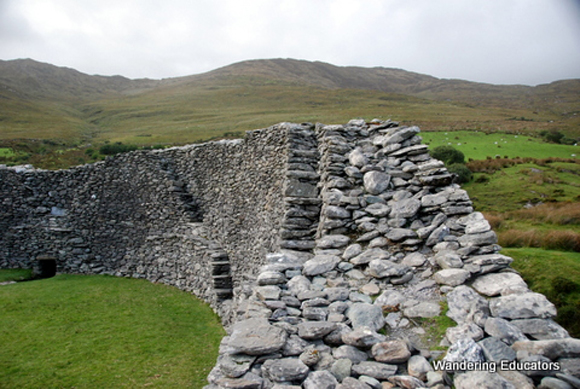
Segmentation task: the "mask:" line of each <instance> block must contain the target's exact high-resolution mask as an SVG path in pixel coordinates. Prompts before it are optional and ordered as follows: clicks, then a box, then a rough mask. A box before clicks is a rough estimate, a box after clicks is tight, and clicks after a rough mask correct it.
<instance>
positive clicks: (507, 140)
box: [421, 131, 580, 160]
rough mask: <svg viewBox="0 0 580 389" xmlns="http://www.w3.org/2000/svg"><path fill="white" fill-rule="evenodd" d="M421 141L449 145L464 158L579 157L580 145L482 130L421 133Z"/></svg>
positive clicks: (431, 147) (434, 145)
mask: <svg viewBox="0 0 580 389" xmlns="http://www.w3.org/2000/svg"><path fill="white" fill-rule="evenodd" d="M421 136H422V137H423V143H425V144H429V148H430V149H434V148H435V147H437V146H444V145H449V146H453V147H454V148H456V149H457V150H460V151H461V152H462V153H463V154H464V155H465V159H466V160H468V159H474V160H478V159H486V158H488V157H490V158H495V157H496V156H500V157H506V156H507V157H508V158H516V157H521V158H526V157H529V158H579V157H580V146H567V145H559V144H552V143H546V142H543V141H542V140H541V139H540V138H536V137H532V136H529V135H523V134H519V135H518V134H507V133H499V132H497V133H489V134H487V133H486V132H483V131H447V132H423V133H422V134H421Z"/></svg>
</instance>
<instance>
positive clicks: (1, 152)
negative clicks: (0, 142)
mask: <svg viewBox="0 0 580 389" xmlns="http://www.w3.org/2000/svg"><path fill="white" fill-rule="evenodd" d="M15 155H16V154H14V151H12V149H11V148H8V147H0V157H4V158H10V157H13V156H15Z"/></svg>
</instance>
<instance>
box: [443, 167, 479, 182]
mask: <svg viewBox="0 0 580 389" xmlns="http://www.w3.org/2000/svg"><path fill="white" fill-rule="evenodd" d="M447 170H449V172H450V173H454V174H457V178H456V180H455V181H456V182H457V183H458V184H465V183H466V182H469V181H471V179H472V177H473V174H472V173H471V170H469V168H468V167H467V166H465V165H464V164H462V163H454V164H452V165H449V166H448V167H447Z"/></svg>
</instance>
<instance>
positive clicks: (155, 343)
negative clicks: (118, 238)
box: [0, 275, 224, 388]
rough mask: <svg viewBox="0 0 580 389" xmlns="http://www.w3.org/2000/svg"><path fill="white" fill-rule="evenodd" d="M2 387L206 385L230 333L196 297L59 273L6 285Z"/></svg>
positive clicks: (0, 338) (1, 317) (1, 297)
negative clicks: (226, 333) (218, 353)
mask: <svg viewBox="0 0 580 389" xmlns="http://www.w3.org/2000/svg"><path fill="white" fill-rule="evenodd" d="M0 312H1V313H0V344H2V352H1V353H0V382H1V383H2V384H1V386H2V387H3V388H72V387H74V388H120V387H127V388H136V387H144V386H148V387H154V388H200V387H202V386H204V385H205V384H207V382H206V377H207V374H208V373H209V371H210V369H211V368H212V367H213V365H214V364H215V360H216V357H217V350H218V345H219V342H220V340H221V338H222V337H223V335H224V331H223V329H222V327H221V325H220V323H219V319H218V317H217V316H216V315H215V314H214V313H213V312H212V310H211V309H210V308H209V307H208V306H207V305H205V304H204V303H202V302H200V301H199V300H197V299H196V298H195V297H194V296H192V295H190V294H188V293H185V292H182V291H179V290H177V289H175V288H172V287H169V286H165V285H156V284H152V283H150V282H148V281H145V280H135V279H123V278H115V277H107V276H79V275H58V276H56V277H54V278H51V279H45V280H39V281H29V282H23V283H18V284H13V285H6V286H1V287H0Z"/></svg>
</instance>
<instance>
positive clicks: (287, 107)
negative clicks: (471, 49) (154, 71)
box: [0, 59, 580, 154]
mask: <svg viewBox="0 0 580 389" xmlns="http://www.w3.org/2000/svg"><path fill="white" fill-rule="evenodd" d="M576 113H580V80H563V81H558V82H554V83H551V84H548V85H541V86H537V87H529V86H521V85H490V84H481V83H474V82H469V81H462V80H445V79H438V78H435V77H431V76H428V75H423V74H418V73H412V72H407V71H405V70H401V69H389V68H381V67H377V68H363V67H339V66H334V65H331V64H327V63H322V62H308V61H301V60H293V59H268V60H252V61H244V62H239V63H235V64H232V65H229V66H225V67H222V68H219V69H216V70H213V71H210V72H207V73H203V74H198V75H192V76H187V77H178V78H170V79H164V80H148V79H143V80H130V79H127V78H125V77H121V76H114V77H104V76H90V75H86V74H83V73H80V72H78V71H76V70H74V69H69V68H62V67H56V66H53V65H49V64H43V63H40V62H36V61H33V60H13V61H0V147H7V145H8V146H10V147H13V145H14V144H15V142H14V141H13V140H14V139H24V140H29V141H30V142H32V140H34V139H37V140H41V141H42V142H44V140H46V141H49V140H50V141H51V142H56V143H57V144H60V145H62V146H59V147H61V148H64V147H70V145H78V144H81V145H82V144H89V143H91V144H93V145H100V144H103V143H104V142H107V141H110V142H117V141H122V142H127V143H134V144H138V145H155V144H183V143H191V142H194V141H199V140H207V139H210V138H215V137H220V136H223V135H224V133H233V132H238V133H239V132H241V131H244V130H250V129H255V128H261V127H265V126H268V125H271V124H272V123H276V122H280V121H295V122H303V121H311V122H316V121H319V122H346V121H348V120H349V119H351V118H353V117H364V118H367V119H372V118H374V117H378V118H382V119H389V118H391V119H393V120H397V121H402V122H406V123H409V124H416V125H419V126H421V128H422V129H423V130H427V131H428V130H454V129H478V130H483V131H511V132H527V133H532V132H537V131H539V130H552V129H553V130H558V131H563V132H565V133H566V134H567V135H568V136H570V137H578V136H580V115H577V114H576ZM29 141H27V142H29ZM7 142H8V143H9V144H8V143H7ZM20 143H22V142H20ZM32 153H33V154H34V153H35V152H34V151H32Z"/></svg>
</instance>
